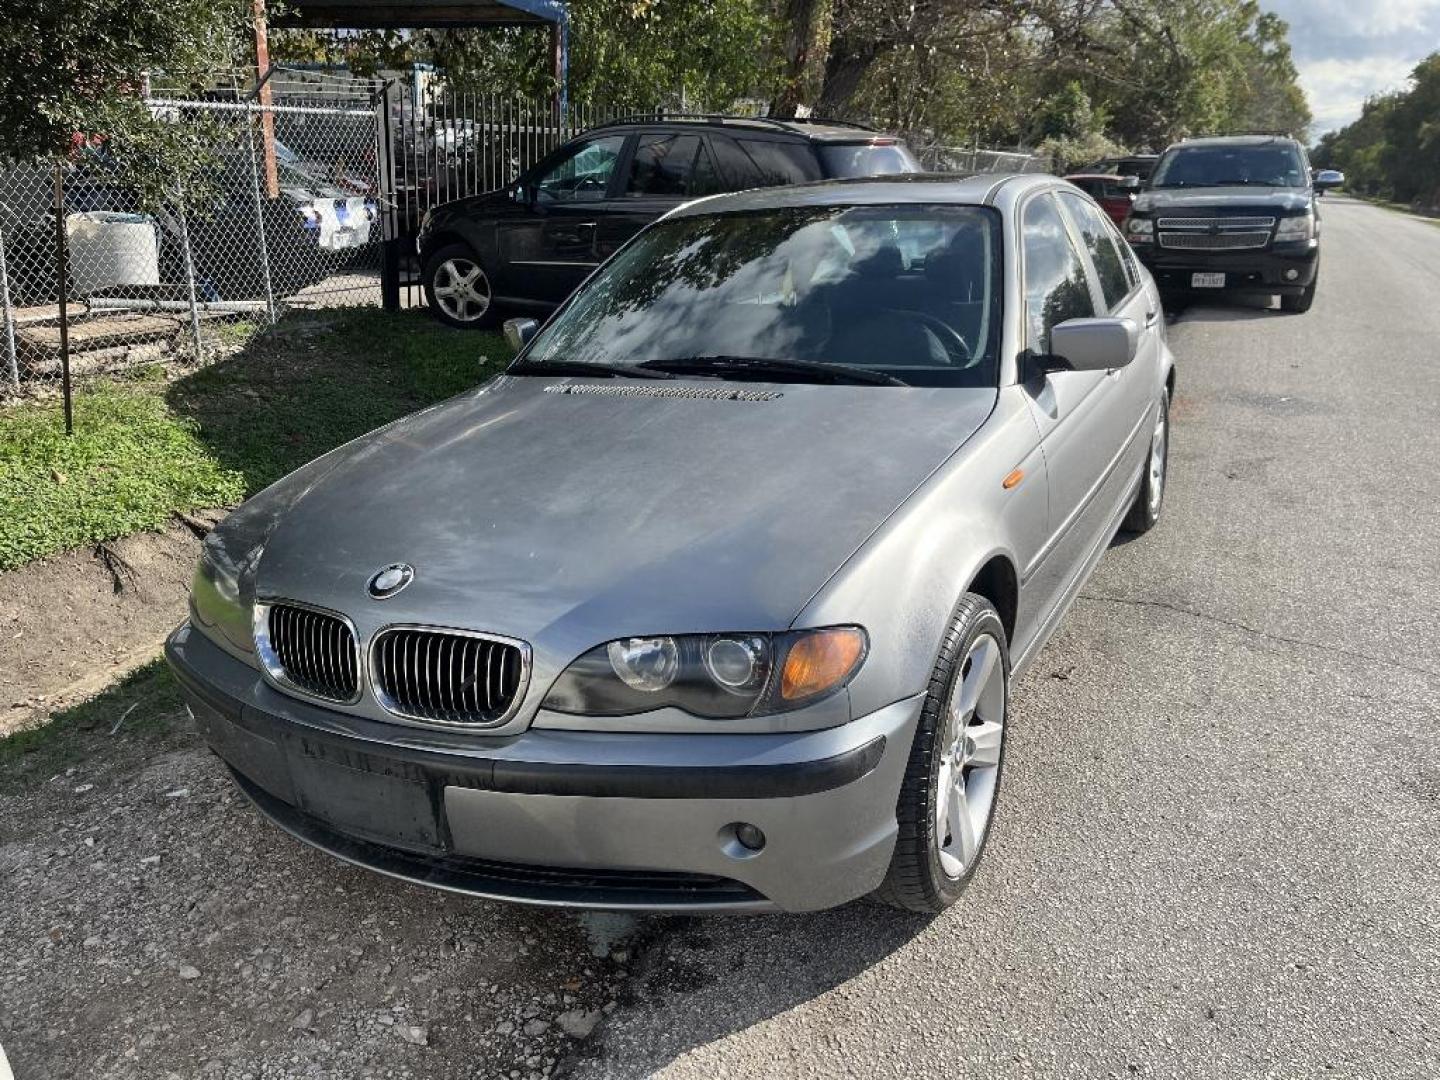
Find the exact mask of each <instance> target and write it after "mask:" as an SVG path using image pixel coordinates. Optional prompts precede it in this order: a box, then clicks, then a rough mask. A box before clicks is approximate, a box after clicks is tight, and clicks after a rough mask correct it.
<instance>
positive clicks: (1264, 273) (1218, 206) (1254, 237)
mask: <svg viewBox="0 0 1440 1080" xmlns="http://www.w3.org/2000/svg"><path fill="white" fill-rule="evenodd" d="M1323 186H1324V185H1323V184H1321V183H1320V182H1319V181H1316V182H1312V181H1311V178H1310V163H1309V160H1308V159H1307V158H1306V155H1305V148H1304V147H1303V146H1301V145H1300V143H1298V142H1297V141H1295V140H1294V139H1292V138H1290V137H1289V136H1279V135H1229V136H1220V137H1212V138H1203V139H1186V140H1185V141H1184V142H1179V143H1176V144H1175V145H1173V146H1171V147H1170V148H1169V149H1168V150H1166V151H1165V153H1164V154H1163V155H1161V157H1160V162H1159V164H1158V165H1156V166H1155V173H1154V175H1153V176H1151V178H1150V183H1149V186H1148V187H1147V188H1146V190H1145V191H1143V192H1142V193H1141V194H1140V196H1139V197H1138V198H1137V199H1136V200H1135V205H1134V207H1133V208H1132V209H1131V213H1130V217H1129V219H1128V220H1127V221H1126V222H1125V237H1126V239H1128V240H1129V241H1130V245H1131V247H1133V248H1134V249H1135V253H1136V254H1137V255H1139V256H1140V261H1141V262H1143V263H1144V264H1145V265H1146V267H1148V268H1149V270H1150V273H1151V275H1152V276H1153V277H1154V278H1155V283H1156V284H1157V285H1159V286H1160V288H1161V290H1162V291H1164V292H1169V293H1172V294H1174V293H1181V292H1189V291H1191V290H1194V291H1195V292H1205V291H1210V290H1214V291H1215V292H1230V293H1261V294H1268V295H1271V296H1279V297H1280V306H1281V307H1283V308H1284V309H1285V310H1286V311H1294V312H1301V311H1309V310H1310V305H1311V304H1312V303H1313V302H1314V300H1315V282H1316V278H1317V275H1318V273H1319V268H1320V218H1319V213H1318V210H1317V207H1316V199H1315V192H1316V188H1317V187H1323Z"/></svg>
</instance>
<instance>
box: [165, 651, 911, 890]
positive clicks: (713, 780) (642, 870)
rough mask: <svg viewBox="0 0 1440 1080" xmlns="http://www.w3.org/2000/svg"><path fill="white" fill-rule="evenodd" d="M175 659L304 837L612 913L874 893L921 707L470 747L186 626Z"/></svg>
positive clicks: (246, 768) (261, 795) (239, 771)
mask: <svg viewBox="0 0 1440 1080" xmlns="http://www.w3.org/2000/svg"><path fill="white" fill-rule="evenodd" d="M165 654H166V658H167V660H168V661H169V662H170V666H171V668H172V669H173V670H174V672H175V674H176V676H177V678H178V679H179V681H180V684H181V687H182V688H183V690H184V693H185V697H186V700H187V702H188V703H189V705H190V707H191V711H192V712H193V713H194V714H195V718H196V721H197V723H198V724H199V726H200V729H201V731H202V733H203V734H204V736H205V739H206V741H207V742H208V743H209V744H210V746H211V748H212V749H213V750H214V751H215V752H216V753H217V754H218V755H219V756H220V758H221V759H222V760H223V761H225V763H226V764H227V765H228V766H229V767H230V769H231V771H232V773H233V774H234V776H235V779H236V781H237V783H238V784H239V785H240V787H241V789H242V790H243V791H244V792H245V793H246V795H248V796H249V797H250V799H251V800H252V801H253V802H254V803H255V805H256V806H257V807H258V808H259V809H260V810H261V811H262V812H263V813H264V814H265V815H266V816H268V817H270V818H271V819H272V820H273V821H275V822H276V823H277V824H278V825H280V826H281V827H282V828H284V829H285V830H287V831H288V832H290V833H292V834H293V835H295V836H296V837H298V838H299V839H301V840H304V841H305V842H307V843H310V844H312V845H314V846H316V847H319V848H322V849H324V850H326V851H328V852H330V853H331V854H333V855H336V856H337V857H339V858H342V859H345V860H347V861H349V862H353V863H357V864H359V865H362V866H366V867H369V868H371V869H373V870H377V871H379V872H381V873H385V874H389V875H392V876H394V877H399V878H404V879H406V880H410V881H415V882H419V883H421V884H425V885H430V886H434V887H438V888H443V889H449V890H451V891H456V892H462V893H467V894H471V895H476V896H485V897H493V898H497V899H505V900H513V901H518V902H522V903H531V904H544V905H558V906H575V907H595V908H607V909H641V910H652V911H653V910H661V911H696V910H710V911H726V910H730V911H734V910H774V909H782V910H789V911H806V910H815V909H819V908H825V907H832V906H834V905H836V904H840V903H844V902H845V901H847V900H852V899H854V898H856V897H858V896H863V895H864V894H866V893H868V892H870V891H871V890H873V889H874V888H875V887H876V886H878V885H879V884H880V881H881V880H882V879H883V877H884V875H885V871H886V869H887V867H888V866H889V863H890V856H891V852H892V850H893V848H894V844H895V836H896V831H897V826H896V821H895V805H896V800H897V797H898V794H899V789H900V782H901V778H902V776H903V774H904V770H905V765H906V761H907V759H908V757H909V754H910V744H911V741H912V739H913V736H914V731H915V725H916V720H917V718H918V715H919V711H920V705H921V700H922V699H921V697H919V696H916V697H912V698H909V699H906V700H904V701H900V702H896V703H895V704H892V705H889V706H887V707H885V708H883V709H880V710H878V711H876V712H874V713H871V714H870V715H868V716H864V717H861V718H859V719H857V720H854V721H852V722H850V723H848V724H845V725H843V726H841V727H837V728H830V729H827V730H823V731H811V732H802V733H794V734H775V735H755V734H751V735H727V734H709V733H699V734H693V735H692V734H684V735H679V734H657V735H646V734H620V733H604V732H582V731H554V730H540V729H531V730H530V731H527V732H525V733H523V734H521V735H518V736H514V737H510V738H504V739H501V738H495V737H485V736H481V735H476V736H474V737H458V736H457V735H455V734H453V733H448V732H438V733H437V732H431V731H426V730H421V729H416V728H408V727H402V726H400V725H395V724H386V723H382V722H377V721H373V720H369V719H365V718H363V717H356V716H351V715H346V714H341V713H336V712H332V711H330V710H328V709H324V708H321V707H319V706H316V705H311V704H309V703H307V702H303V701H300V700H297V699H294V698H291V697H288V696H287V695H284V694H282V693H280V692H278V691H276V690H275V689H273V688H272V687H270V686H269V685H268V684H266V683H265V682H264V681H263V680H262V679H261V678H260V676H259V673H258V672H256V671H255V670H254V669H252V668H250V667H248V666H247V665H245V664H243V663H241V662H240V661H238V660H236V659H235V658H234V657H232V656H230V655H229V654H227V653H225V652H223V651H222V650H221V649H219V648H218V647H217V646H215V645H214V644H212V643H211V642H210V641H209V640H208V639H207V638H205V637H204V636H203V635H202V634H200V633H198V632H196V631H194V630H192V629H191V627H190V626H189V624H188V623H187V624H185V625H182V626H181V627H180V628H179V629H178V630H176V631H175V633H174V634H172V635H171V637H170V639H169V641H168V642H167V643H166V647H165ZM739 823H749V824H752V825H756V826H758V827H759V828H760V829H761V830H762V831H763V832H764V833H765V836H766V838H767V842H766V844H765V846H764V848H763V849H762V850H760V851H758V852H755V851H750V850H749V849H747V848H745V847H743V846H742V845H741V844H740V843H739V842H738V841H737V840H736V839H735V835H734V826H735V825H737V824H739Z"/></svg>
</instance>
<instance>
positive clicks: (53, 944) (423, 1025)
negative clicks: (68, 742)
mask: <svg viewBox="0 0 1440 1080" xmlns="http://www.w3.org/2000/svg"><path fill="white" fill-rule="evenodd" d="M66 737H67V738H68V739H72V740H75V739H78V740H82V741H83V742H84V743H85V745H83V746H80V747H72V748H71V749H78V750H79V751H81V753H79V754H76V755H74V757H73V760H75V761H77V764H75V765H71V766H68V767H66V768H64V769H62V770H61V771H59V772H56V773H55V774H54V775H53V776H50V777H45V778H40V777H35V776H32V777H30V778H29V779H28V781H27V782H24V783H22V784H20V785H19V786H18V787H16V786H10V787H8V788H0V880H3V881H4V883H5V886H4V892H5V896H6V898H7V899H6V902H5V904H4V905H3V908H0V940H3V941H4V942H5V947H4V949H3V950H0V1044H3V1046H4V1048H5V1052H6V1053H7V1054H8V1055H9V1058H10V1062H11V1065H12V1066H13V1068H14V1070H15V1076H16V1077H17V1078H21V1080H30V1078H60V1077H66V1078H69V1077H116V1078H128V1077H135V1078H140V1077H144V1078H167V1080H168V1078H171V1077H184V1078H187V1080H188V1078H190V1077H207V1078H208V1077H215V1078H217V1080H244V1078H250V1080H269V1078H281V1077H284V1078H289V1077H438V1078H449V1077H484V1078H493V1077H507V1078H512V1080H515V1078H523V1080H535V1078H546V1077H550V1076H555V1075H563V1074H564V1072H565V1071H566V1070H567V1068H568V1067H569V1065H570V1064H571V1063H573V1062H574V1061H576V1060H579V1058H580V1057H581V1056H583V1054H584V1053H585V1050H586V1047H587V1045H588V1044H589V1040H590V1039H591V1038H592V1036H593V1034H594V1032H595V1030H596V1028H597V1027H598V1026H599V1025H600V1024H601V1022H602V1021H603V1020H604V1019H605V1017H606V1015H607V1011H609V1010H613V1009H614V1008H615V1007H616V1004H615V1003H616V1001H617V999H618V998H620V997H621V996H622V995H623V994H624V993H625V990H624V986H625V983H626V980H627V977H628V975H629V971H630V969H631V966H632V965H633V964H634V963H635V961H636V959H637V958H638V951H639V950H640V949H642V948H643V947H644V940H643V938H644V937H645V936H647V934H649V933H652V932H654V931H655V930H656V929H658V928H660V925H661V924H662V923H664V922H666V921H665V920H657V921H651V922H649V923H648V924H637V923H636V922H635V921H634V920H630V919H625V918H621V917H617V916H584V917H577V916H572V915H567V914H560V913H551V912H547V911H543V910H530V909H523V908H517V907H512V906H507V905H501V904H490V903H482V902H477V901H475V900H473V899H466V898H463V897H455V896H450V895H448V894H444V893H440V892H436V891H432V890H427V889H422V888H419V887H416V886H411V885H406V884H402V883H399V882H393V881H391V880H389V879H386V878H382V877H380V876H378V875H375V874H372V873H370V872H368V871H362V870H358V869H354V868H351V867H348V866H346V865H344V864H341V863H339V862H337V861H336V860H334V859H332V858H330V857H328V856H325V855H322V854H320V853H319V852H315V851H312V850H311V849H309V848H306V847H303V846H302V845H300V844H298V843H297V842H295V841H293V840H291V839H290V838H289V837H288V836H286V835H284V834H283V833H281V832H280V831H279V830H278V829H275V828H273V827H270V826H268V825H267V824H265V823H264V822H262V821H261V819H260V818H259V816H258V815H257V814H256V813H255V812H254V811H253V810H252V809H251V808H250V807H249V805H248V804H247V803H246V802H245V800H244V797H243V796H242V795H240V794H239V792H238V791H237V790H236V789H235V787H234V785H233V783H232V782H231V781H230V779H229V778H228V776H227V775H225V773H224V771H223V769H222V767H221V766H220V764H219V762H218V760H217V759H216V758H214V757H213V756H212V755H211V754H209V753H208V751H206V750H204V749H203V747H202V745H201V744H200V742H199V739H198V736H196V735H195V734H194V733H193V731H192V730H191V729H190V727H189V725H188V723H178V724H176V725H174V726H173V727H172V728H171V729H169V730H168V732H167V733H166V734H164V735H163V736H161V737H160V738H159V741H158V742H157V741H156V739H154V738H138V737H137V738H136V739H133V740H129V739H126V738H125V731H124V729H123V728H122V730H121V732H120V733H119V734H118V735H117V736H111V735H109V734H108V728H107V727H106V725H105V724H104V723H103V722H102V723H99V724H97V725H95V726H94V727H93V728H92V729H90V730H89V731H86V732H80V731H75V732H71V733H69V734H68V735H67V736H66ZM18 898H23V902H20V903H16V902H15V900H16V899H18ZM668 922H669V923H671V924H673V923H675V920H668ZM637 926H648V929H647V930H646V931H645V932H644V933H640V934H638V936H637ZM632 939H633V940H632Z"/></svg>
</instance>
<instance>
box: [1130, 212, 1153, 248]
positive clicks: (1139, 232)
mask: <svg viewBox="0 0 1440 1080" xmlns="http://www.w3.org/2000/svg"><path fill="white" fill-rule="evenodd" d="M1125 238H1126V239H1127V240H1129V241H1130V242H1131V243H1132V244H1149V243H1153V242H1154V240H1155V219H1154V218H1144V217H1135V216H1133V215H1132V216H1131V217H1130V218H1129V219H1128V220H1126V222H1125Z"/></svg>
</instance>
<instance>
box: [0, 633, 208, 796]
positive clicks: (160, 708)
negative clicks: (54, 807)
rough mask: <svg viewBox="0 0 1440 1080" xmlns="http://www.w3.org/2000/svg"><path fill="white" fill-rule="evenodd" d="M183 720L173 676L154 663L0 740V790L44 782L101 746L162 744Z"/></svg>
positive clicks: (137, 669) (180, 703)
mask: <svg viewBox="0 0 1440 1080" xmlns="http://www.w3.org/2000/svg"><path fill="white" fill-rule="evenodd" d="M184 716H185V702H184V700H183V699H182V698H181V696H180V687H179V684H177V683H176V681H175V676H174V675H172V674H171V673H170V669H169V667H167V666H166V664H165V661H163V660H155V661H153V662H152V663H149V664H146V665H145V666H144V667H141V668H136V669H135V670H134V671H132V672H131V673H130V674H129V675H127V676H126V677H125V678H123V679H121V680H120V681H119V682H118V683H116V684H115V685H113V686H111V687H109V688H108V689H106V690H104V691H103V692H101V693H100V694H97V695H96V696H95V697H93V698H91V699H90V700H89V701H86V702H83V703H81V704H79V705H76V706H74V707H72V708H69V709H64V710H62V711H61V712H57V713H56V714H55V715H54V716H52V717H51V718H50V721H49V722H48V723H46V724H45V725H44V726H42V727H35V728H30V729H28V730H25V731H19V732H16V733H15V734H13V735H11V736H9V737H8V738H0V790H6V789H13V788H19V787H23V786H25V785H27V784H29V783H32V782H34V781H36V780H40V781H43V780H48V779H49V778H50V777H52V776H55V775H56V774H58V773H61V772H64V771H65V770H66V769H67V768H69V767H70V766H71V765H75V764H77V763H79V762H80V761H83V760H84V759H86V758H87V757H90V756H92V755H93V754H94V752H95V749H96V747H97V745H98V744H100V743H102V742H103V743H105V744H108V745H111V746H114V745H127V746H133V745H135V744H137V743H139V744H144V745H146V746H150V745H153V744H155V743H157V742H159V741H163V740H164V739H165V738H166V737H168V736H170V735H171V734H173V733H174V732H175V731H177V730H179V728H180V727H181V726H182V722H183V718H184ZM122 718H123V722H122V723H120V726H119V728H118V729H116V728H115V725H116V723H117V722H118V721H121V720H122ZM112 729H113V730H114V731H115V733H114V734H113V735H112V734H111V731H112ZM117 740H119V742H118V743H117Z"/></svg>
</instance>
